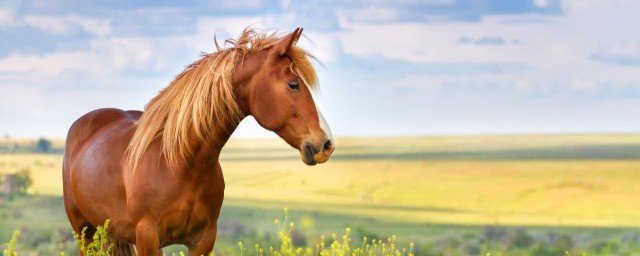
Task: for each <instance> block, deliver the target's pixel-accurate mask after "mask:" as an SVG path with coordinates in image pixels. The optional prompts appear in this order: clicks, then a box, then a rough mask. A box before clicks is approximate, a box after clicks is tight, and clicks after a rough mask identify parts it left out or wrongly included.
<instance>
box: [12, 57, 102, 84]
mask: <svg viewBox="0 0 640 256" xmlns="http://www.w3.org/2000/svg"><path fill="white" fill-rule="evenodd" d="M94 58H95V55H94V54H93V53H91V52H88V51H73V52H59V53H50V54H45V55H19V54H14V55H9V56H7V57H6V58H3V59H0V72H8V73H23V74H35V75H44V76H54V75H59V74H60V73H62V72H63V71H65V70H92V71H97V70H99V69H97V68H96V67H95V66H93V65H88V63H91V62H92V60H93V59H94ZM25 78H28V77H25Z"/></svg>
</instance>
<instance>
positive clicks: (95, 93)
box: [0, 0, 640, 138]
mask: <svg viewBox="0 0 640 256" xmlns="http://www.w3.org/2000/svg"><path fill="white" fill-rule="evenodd" d="M177 2H179V1H164V0H161V1H127V0H115V1H71V0H25V1H20V0H2V1H0V39H1V40H0V134H8V135H10V136H12V137H36V136H46V137H59V138H61V137H64V135H65V134H66V130H67V129H68V127H69V126H70V124H71V123H72V122H73V121H74V120H75V119H76V118H77V117H79V116H80V115H82V114H84V113H86V112H88V111H90V110H93V109H96V108H101V107H117V108H122V109H142V108H143V106H144V104H145V103H146V102H147V101H149V99H151V97H153V96H154V95H155V94H156V93H157V92H158V91H159V90H160V89H162V88H163V87H165V86H167V85H168V84H169V82H170V81H171V79H172V78H173V77H174V76H175V75H176V74H178V73H179V72H180V71H181V70H182V69H183V67H184V66H185V65H187V64H189V63H191V62H193V61H195V60H196V59H197V58H198V55H199V54H200V52H211V51H213V50H214V44H213V35H214V33H215V34H217V37H218V38H228V37H236V36H237V35H238V34H239V33H240V31H241V30H242V29H243V28H244V27H246V26H249V25H251V26H254V27H256V28H267V29H278V30H281V31H291V30H293V29H294V28H295V27H298V26H300V27H304V33H305V35H306V37H307V39H304V40H302V41H301V44H303V46H304V47H305V48H307V49H309V50H310V51H311V52H312V53H314V54H315V55H316V56H317V57H318V58H319V59H320V61H321V62H322V64H323V65H324V67H321V66H318V70H319V73H320V82H321V92H320V94H319V95H317V98H318V99H317V100H318V104H319V105H320V107H321V109H323V112H324V115H325V117H326V118H327V120H328V121H329V123H330V125H331V127H332V129H333V131H334V134H336V135H338V136H370V135H382V136H386V135H422V134H487V133H491V134H493V133H591V132H598V133H601V132H639V131H640V26H639V25H638V24H640V15H639V13H640V1H635V0H563V1H554V0H524V1H521V0H509V1H504V0H503V1H499V0H487V1H481V0H418V1H412V0H396V1H391V0H372V1H365V0H348V1H338V0H335V1H330V0H329V1H292V0H281V1H261V0H224V1H200V0H192V1H181V2H179V3H177ZM267 135H269V133H266V132H264V131H261V128H260V127H258V126H257V124H255V121H252V120H250V119H247V120H245V121H243V123H242V124H241V127H240V129H239V131H238V132H237V134H236V136H239V137H256V136H267Z"/></svg>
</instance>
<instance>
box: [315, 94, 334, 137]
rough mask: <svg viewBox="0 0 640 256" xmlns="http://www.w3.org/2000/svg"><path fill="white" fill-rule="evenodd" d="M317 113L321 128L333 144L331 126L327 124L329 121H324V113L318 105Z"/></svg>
mask: <svg viewBox="0 0 640 256" xmlns="http://www.w3.org/2000/svg"><path fill="white" fill-rule="evenodd" d="M316 112H318V121H319V122H320V128H321V129H322V130H323V131H324V133H325V134H326V136H327V139H328V140H330V141H331V144H334V143H333V134H332V133H331V129H330V128H329V124H327V120H324V116H322V112H320V109H319V108H318V104H316Z"/></svg>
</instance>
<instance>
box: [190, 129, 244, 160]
mask: <svg viewBox="0 0 640 256" xmlns="http://www.w3.org/2000/svg"><path fill="white" fill-rule="evenodd" d="M238 125H239V123H233V124H230V125H229V126H228V127H214V132H213V133H212V134H213V135H212V136H213V137H215V138H209V139H207V140H205V141H206V143H198V144H196V145H195V147H194V149H193V150H194V155H193V160H192V164H196V165H199V164H207V163H209V164H210V163H214V164H215V163H216V162H217V161H218V159H219V158H220V152H222V148H223V147H224V145H225V144H226V143H227V141H229V138H230V137H231V134H232V133H233V132H234V131H235V129H236V128H237V127H238Z"/></svg>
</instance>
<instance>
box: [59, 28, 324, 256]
mask: <svg viewBox="0 0 640 256" xmlns="http://www.w3.org/2000/svg"><path fill="white" fill-rule="evenodd" d="M301 34H302V28H297V29H295V30H294V31H293V32H291V33H287V34H279V33H276V32H263V31H257V30H255V29H252V28H246V29H245V30H243V32H242V33H241V35H240V37H239V38H237V39H227V40H225V44H224V45H223V47H221V46H220V45H219V44H218V42H217V40H214V42H215V46H216V51H215V52H213V53H210V54H206V53H203V54H202V57H201V58H200V59H199V60H197V61H195V62H194V63H192V64H190V65H189V66H187V67H186V68H185V69H184V71H182V73H180V74H179V75H177V76H176V77H175V79H174V80H173V81H172V82H171V83H170V84H169V86H167V87H166V88H164V89H163V90H161V91H160V92H159V93H158V95H157V96H155V97H154V98H153V99H152V100H151V101H150V102H149V103H148V104H147V105H146V106H145V108H144V112H142V111H132V110H129V111H124V110H120V109H113V108H105V109H98V110H94V111H92V112H89V113H87V114H85V115H83V116H82V117H80V118H79V119H77V120H76V121H75V122H74V123H73V124H72V125H71V128H70V129H69V132H68V135H67V139H66V142H65V152H64V159H63V167H62V174H63V187H64V188H63V189H64V191H63V192H64V193H63V194H64V205H65V210H66V213H67V216H68V218H69V222H70V224H71V227H72V228H73V230H74V231H75V232H78V233H80V232H81V230H82V229H83V228H86V230H87V231H86V234H85V236H86V238H85V239H86V240H87V241H88V242H90V241H91V238H92V234H93V233H95V231H96V227H97V226H99V225H102V223H104V222H105V221H106V220H107V219H108V220H110V224H109V225H108V229H107V233H108V236H109V240H110V244H113V245H114V248H115V249H114V253H115V254H116V255H135V254H136V251H137V253H138V254H139V255H162V247H164V246H167V245H171V244H183V245H185V246H186V247H187V248H188V254H189V255H192V256H193V255H208V254H209V253H210V252H212V250H213V247H214V244H215V240H216V234H217V228H216V227H217V220H218V216H219V214H220V208H221V207H222V201H223V198H224V188H225V183H224V177H223V173H222V169H221V167H220V163H219V156H220V152H221V150H222V148H223V147H224V145H225V143H226V142H227V141H228V140H229V137H230V136H231V134H232V133H233V131H234V130H235V128H236V127H237V126H238V125H239V123H240V121H241V120H243V119H244V118H245V117H247V116H253V117H254V118H255V120H256V121H257V122H258V124H259V125H260V126H262V127H263V128H265V129H267V130H270V131H273V132H274V133H276V134H277V135H278V136H279V137H281V138H282V139H283V140H284V141H285V142H287V143H288V144H289V145H290V146H291V147H293V148H295V149H297V150H298V151H299V153H300V158H301V160H302V162H304V163H305V164H307V165H315V164H320V163H324V162H326V161H327V160H328V159H329V157H330V156H331V154H332V152H333V151H334V146H335V143H334V140H333V137H332V134H331V130H330V129H329V126H328V125H327V122H326V121H325V119H324V117H323V116H322V114H321V113H320V110H319V109H318V108H317V106H316V104H315V103H314V99H313V92H314V90H317V88H318V77H317V74H316V72H315V70H314V67H313V65H312V63H311V61H312V60H314V59H315V58H314V57H313V55H311V54H310V53H309V52H307V51H306V50H304V49H302V48H300V47H298V46H297V45H296V44H297V42H298V39H299V38H300V36H301ZM81 253H82V252H81Z"/></svg>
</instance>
